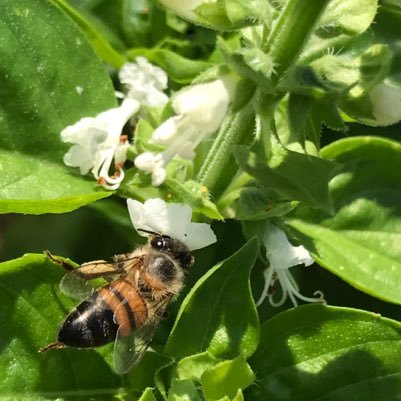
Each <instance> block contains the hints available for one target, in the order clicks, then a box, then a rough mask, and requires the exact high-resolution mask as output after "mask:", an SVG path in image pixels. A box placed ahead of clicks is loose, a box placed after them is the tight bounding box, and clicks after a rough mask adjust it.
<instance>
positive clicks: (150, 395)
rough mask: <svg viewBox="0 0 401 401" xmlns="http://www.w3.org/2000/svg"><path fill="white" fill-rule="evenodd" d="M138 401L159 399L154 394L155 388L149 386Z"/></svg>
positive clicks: (155, 400)
mask: <svg viewBox="0 0 401 401" xmlns="http://www.w3.org/2000/svg"><path fill="white" fill-rule="evenodd" d="M138 401H157V398H156V397H155V395H154V394H153V389H152V388H150V387H147V388H146V389H145V391H144V392H143V393H142V395H141V398H139V400H138Z"/></svg>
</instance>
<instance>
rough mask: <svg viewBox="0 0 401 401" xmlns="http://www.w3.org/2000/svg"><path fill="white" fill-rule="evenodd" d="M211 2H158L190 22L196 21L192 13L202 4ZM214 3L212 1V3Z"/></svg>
mask: <svg viewBox="0 0 401 401" xmlns="http://www.w3.org/2000/svg"><path fill="white" fill-rule="evenodd" d="M206 2H209V3H210V2H211V1H210V0H208V1H205V0H185V1H183V0H160V3H162V4H163V5H164V6H166V7H168V8H169V9H170V10H172V11H174V12H175V13H176V14H177V15H179V16H181V17H184V18H186V19H188V20H191V21H195V22H196V21H197V19H198V18H197V16H196V14H195V13H194V12H193V10H195V9H196V8H197V7H198V6H200V5H201V4H202V3H206ZM213 2H214V1H213Z"/></svg>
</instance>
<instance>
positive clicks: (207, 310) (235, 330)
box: [165, 238, 259, 359]
mask: <svg viewBox="0 0 401 401" xmlns="http://www.w3.org/2000/svg"><path fill="white" fill-rule="evenodd" d="M257 254H258V242H257V240H256V239H255V238H254V239H252V240H250V241H249V242H247V243H246V244H245V245H244V246H243V247H242V248H241V249H240V250H239V251H237V252H236V253H235V254H234V255H232V256H231V257H229V258H228V259H226V260H224V261H223V262H222V263H219V264H218V265H217V266H215V267H213V268H212V269H211V270H209V271H208V272H207V273H206V274H205V275H204V276H203V277H202V278H201V279H200V280H199V281H198V282H197V283H196V284H195V286H194V287H193V288H192V290H191V291H190V292H189V294H188V295H187V297H186V298H185V300H184V301H183V303H182V305H181V307H180V310H179V313H178V316H177V319H176V321H175V324H174V327H173V329H172V331H171V333H170V336H169V338H168V341H167V344H166V347H165V351H166V352H167V353H168V354H169V355H171V356H173V357H174V358H176V359H180V358H183V357H185V356H189V355H192V354H196V353H199V352H203V351H206V350H207V351H209V352H210V354H212V355H213V356H215V357H221V358H234V357H237V356H238V355H243V356H245V357H248V356H249V355H251V354H252V353H253V351H254V350H255V348H256V346H257V343H258V337H259V321H258V316H257V313H256V309H255V304H254V301H253V298H252V293H251V289H250V286H249V275H250V271H251V269H252V266H253V265H254V263H255V260H256V257H257ZM239 315H240V316H241V318H240V319H239V318H238V316H239Z"/></svg>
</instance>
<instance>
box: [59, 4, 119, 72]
mask: <svg viewBox="0 0 401 401" xmlns="http://www.w3.org/2000/svg"><path fill="white" fill-rule="evenodd" d="M51 1H52V2H54V3H55V4H57V5H58V6H59V7H60V8H62V9H63V10H64V11H65V12H66V13H67V14H68V15H69V16H70V17H71V18H72V19H73V20H74V21H75V23H76V24H77V25H78V26H79V27H80V28H81V29H82V31H83V32H84V33H85V35H86V37H87V39H88V41H89V43H90V44H91V45H92V47H93V48H94V49H95V51H96V53H97V54H98V55H99V57H100V58H101V59H102V60H104V61H105V62H107V63H110V64H111V65H112V66H114V67H116V68H121V66H122V65H123V64H124V63H125V61H126V59H125V57H124V56H122V55H120V54H119V53H118V52H117V51H116V50H115V49H113V47H112V46H111V45H110V43H108V42H107V40H106V39H105V38H103V37H102V36H101V34H100V33H99V32H97V31H96V29H95V27H93V26H92V25H91V24H90V23H89V22H88V21H86V19H85V18H84V17H83V16H82V15H80V14H78V13H77V12H76V11H75V10H74V9H73V8H72V7H70V6H69V5H68V4H67V3H66V2H65V1H64V0H51Z"/></svg>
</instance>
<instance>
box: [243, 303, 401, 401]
mask: <svg viewBox="0 0 401 401" xmlns="http://www.w3.org/2000/svg"><path fill="white" fill-rule="evenodd" d="M400 340H401V325H400V324H399V323H398V322H395V321H392V320H389V319H385V318H382V317H381V316H380V315H378V314H375V313H370V312H364V311H359V310H355V309H346V308H338V307H327V306H323V305H307V306H302V307H298V308H295V309H291V310H289V311H286V312H284V313H280V314H279V315H277V316H275V317H274V318H272V319H270V320H268V321H266V322H265V323H264V324H263V326H262V332H261V341H260V345H259V348H258V351H257V352H256V353H255V354H254V356H253V357H252V358H251V360H250V365H251V367H252V368H253V369H254V371H255V373H256V376H257V379H256V382H257V385H256V386H252V387H250V388H249V389H248V390H246V391H245V398H246V399H247V400H251V401H252V400H255V401H256V400H269V401H292V400H297V401H311V400H319V401H320V400H321V401H338V400H347V401H360V400H364V401H377V400H380V401H394V400H395V399H397V397H398V396H399V394H400V391H401V360H400V358H399V353H400V351H401V341H400Z"/></svg>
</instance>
